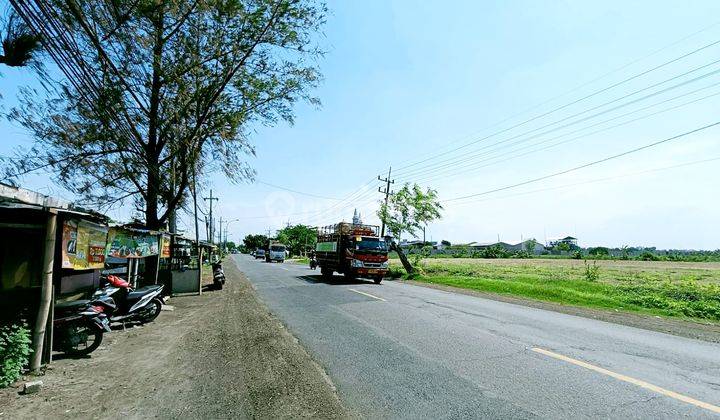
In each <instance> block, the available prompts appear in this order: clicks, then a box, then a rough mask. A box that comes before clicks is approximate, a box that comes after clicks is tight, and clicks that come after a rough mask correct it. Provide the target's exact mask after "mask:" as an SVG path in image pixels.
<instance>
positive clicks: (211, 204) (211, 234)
mask: <svg viewBox="0 0 720 420" xmlns="http://www.w3.org/2000/svg"><path fill="white" fill-rule="evenodd" d="M203 200H210V232H209V233H210V236H209V239H210V243H212V241H213V240H215V235H214V234H215V230H214V227H215V225H213V212H212V207H213V201H219V200H220V199H219V198H217V197H213V195H212V190H210V197H203Z"/></svg>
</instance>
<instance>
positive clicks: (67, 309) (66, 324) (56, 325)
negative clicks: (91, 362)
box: [53, 298, 115, 356]
mask: <svg viewBox="0 0 720 420" xmlns="http://www.w3.org/2000/svg"><path fill="white" fill-rule="evenodd" d="M114 309H115V304H114V302H113V300H112V299H111V298H103V299H102V301H98V300H92V301H90V300H76V301H72V302H63V303H57V304H55V317H54V319H53V331H54V334H53V350H55V351H61V352H63V353H66V354H70V355H74V356H84V355H87V354H90V353H92V352H93V351H95V349H97V348H98V347H99V346H100V343H102V339H103V334H104V333H105V331H107V332H109V331H110V321H109V320H108V316H107V314H106V311H112V310H114Z"/></svg>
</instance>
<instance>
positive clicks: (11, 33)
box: [0, 9, 41, 67]
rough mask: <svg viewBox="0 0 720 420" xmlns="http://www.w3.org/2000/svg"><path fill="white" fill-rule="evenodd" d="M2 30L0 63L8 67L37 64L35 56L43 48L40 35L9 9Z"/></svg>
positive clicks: (0, 36) (0, 33)
mask: <svg viewBox="0 0 720 420" xmlns="http://www.w3.org/2000/svg"><path fill="white" fill-rule="evenodd" d="M1 24H2V31H1V32H0V44H2V51H0V64H4V65H6V66H8V67H24V66H27V65H32V64H34V63H35V64H37V62H36V61H35V60H34V59H35V56H36V55H37V53H38V52H39V51H40V49H41V44H40V37H39V36H37V35H36V34H34V33H33V32H32V31H31V30H30V28H29V27H28V26H27V24H26V23H25V22H24V21H23V20H22V19H21V18H20V17H19V16H18V15H17V13H15V11H14V10H12V9H10V10H8V13H7V15H6V17H5V19H3V21H2V23H1Z"/></svg>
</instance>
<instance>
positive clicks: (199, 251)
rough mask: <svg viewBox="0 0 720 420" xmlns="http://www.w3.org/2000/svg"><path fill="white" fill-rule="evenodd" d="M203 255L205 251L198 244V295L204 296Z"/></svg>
mask: <svg viewBox="0 0 720 420" xmlns="http://www.w3.org/2000/svg"><path fill="white" fill-rule="evenodd" d="M202 254H203V249H202V248H201V247H200V243H198V295H202Z"/></svg>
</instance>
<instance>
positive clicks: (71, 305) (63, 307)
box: [55, 299, 90, 311]
mask: <svg viewBox="0 0 720 420" xmlns="http://www.w3.org/2000/svg"><path fill="white" fill-rule="evenodd" d="M89 302H90V301H89V300H86V299H80V300H71V301H69V302H60V303H56V304H55V310H58V311H69V310H72V309H78V308H81V307H83V306H87V304H88V303H89Z"/></svg>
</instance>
